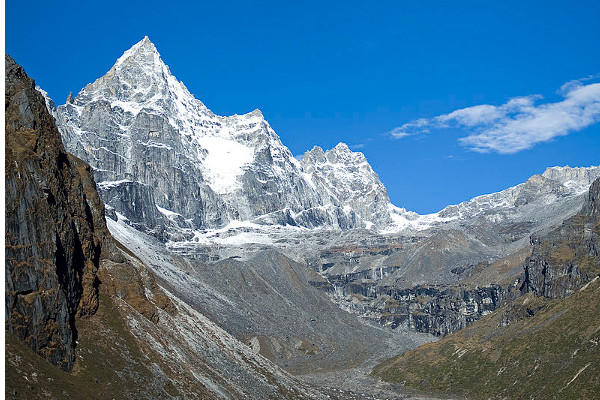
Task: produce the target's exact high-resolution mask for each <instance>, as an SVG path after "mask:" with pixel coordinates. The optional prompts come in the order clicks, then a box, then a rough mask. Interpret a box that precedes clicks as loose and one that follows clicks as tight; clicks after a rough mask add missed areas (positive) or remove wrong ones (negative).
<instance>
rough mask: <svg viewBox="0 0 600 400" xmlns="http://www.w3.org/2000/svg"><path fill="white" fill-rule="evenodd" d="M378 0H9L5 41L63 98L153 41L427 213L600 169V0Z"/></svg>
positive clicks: (206, 79) (170, 57)
mask: <svg viewBox="0 0 600 400" xmlns="http://www.w3.org/2000/svg"><path fill="white" fill-rule="evenodd" d="M369 3H370V2H352V1H343V2H341V1H340V2H337V1H336V2H333V1H332V2H323V1H319V2H313V1H305V2H274V1H252V2H234V1H230V2H227V1H218V2H217V1H215V2H204V1H197V2H177V1H172V2H164V1H161V2H153V1H144V2H136V1H129V2H127V1H119V2H116V1H110V0H109V1H105V2H101V3H97V2H64V1H52V2H48V1H44V2H42V1H27V2H23V1H17V0H7V1H6V9H5V10H6V11H5V12H6V14H5V15H6V24H5V38H6V39H5V48H6V52H7V53H8V54H10V55H11V56H12V57H13V58H15V60H16V61H17V62H18V63H20V64H21V65H23V66H24V68H25V70H26V71H27V73H28V74H29V75H30V76H32V77H33V78H35V79H36V82H37V83H38V84H39V85H40V86H42V87H43V88H44V89H45V90H47V91H48V92H49V94H50V95H51V97H52V98H53V99H54V100H55V101H56V102H57V103H58V104H62V103H64V101H65V99H66V96H67V94H68V92H69V91H73V92H74V93H75V94H76V93H77V92H78V91H79V90H80V89H81V88H82V87H83V86H85V85H86V84H87V83H89V82H92V81H94V80H95V79H96V78H98V77H100V76H101V75H103V74H104V73H106V71H108V69H110V67H111V66H112V65H113V63H114V62H115V60H116V59H117V58H118V57H119V56H120V55H121V54H122V53H123V52H124V51H125V50H127V49H128V48H129V47H130V46H132V45H133V44H134V43H136V42H138V41H139V40H141V39H142V38H143V37H144V36H145V35H148V36H149V37H150V39H151V40H152V41H153V42H154V43H155V45H156V47H157V48H158V50H159V52H160V53H161V56H162V58H163V60H164V61H165V62H166V64H167V65H169V67H170V69H171V71H172V72H173V74H174V75H175V76H176V77H177V78H178V79H180V80H182V81H183V82H184V83H185V84H186V86H187V87H188V89H189V90H190V91H191V92H192V93H193V94H194V95H195V96H196V97H197V98H198V99H200V100H201V101H202V102H204V103H205V104H206V105H207V106H208V107H209V108H210V109H211V110H213V111H214V112H215V113H217V114H221V115H229V114H234V113H237V114H241V113H245V112H249V111H251V110H253V109H255V108H259V109H261V111H262V112H263V114H264V115H265V117H266V118H267V120H268V121H269V123H270V124H271V126H272V127H273V128H274V129H275V131H276V132H277V133H278V134H279V135H280V137H281V139H282V141H283V143H284V144H286V145H287V146H288V147H289V148H290V150H291V151H292V152H293V153H294V154H295V155H299V154H302V153H303V152H304V151H306V150H309V149H310V148H311V147H312V146H313V145H319V146H321V147H323V148H325V149H327V148H331V147H333V146H335V145H336V144H337V143H338V142H340V141H343V142H346V143H348V145H350V146H351V147H353V148H354V149H357V150H360V151H362V152H364V153H365V155H366V156H367V158H368V160H369V162H370V163H371V165H372V166H373V168H374V169H375V171H376V172H377V173H378V174H379V176H380V178H381V180H382V181H383V182H384V184H385V185H386V187H387V188H388V192H389V195H390V198H391V200H392V202H393V203H394V204H396V205H398V206H401V207H406V208H407V209H410V210H415V211H417V212H419V213H427V212H433V211H437V210H439V209H441V208H442V207H444V206H445V205H448V204H454V203H458V202H460V201H463V200H467V199H469V198H471V197H473V196H476V195H479V194H484V193H489V192H494V191H498V190H502V189H504V188H506V187H509V186H512V185H515V184H517V183H520V182H522V181H524V180H526V179H527V178H528V177H529V176H531V175H533V174H535V173H541V172H543V171H544V169H545V168H546V167H547V166H553V165H567V164H568V165H571V166H589V165H598V164H600V156H599V155H600V123H598V121H599V120H600V110H599V103H600V98H599V97H598V94H599V91H598V90H597V89H598V88H599V87H600V86H598V82H600V79H598V74H599V73H600V51H598V49H599V48H600V24H599V23H598V21H599V20H600V2H598V1H577V2H573V1H544V2H540V1H523V0H522V1H503V2H482V1H455V2H446V1H443V2H442V1H419V2H412V1H411V2H408V1H389V2H386V1H381V2H375V3H376V4H369ZM590 77H591V78H590ZM569 82H571V83H569ZM392 133H393V134H392Z"/></svg>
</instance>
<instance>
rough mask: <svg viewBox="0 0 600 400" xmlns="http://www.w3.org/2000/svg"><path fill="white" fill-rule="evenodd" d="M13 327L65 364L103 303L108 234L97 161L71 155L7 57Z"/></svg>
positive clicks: (9, 319) (9, 308) (9, 318)
mask: <svg viewBox="0 0 600 400" xmlns="http://www.w3.org/2000/svg"><path fill="white" fill-rule="evenodd" d="M5 83H6V93H5V102H6V103H5V104H6V105H5V107H6V120H5V129H6V131H5V141H6V152H5V180H6V221H5V232H6V233H5V235H6V248H5V255H6V264H5V279H6V284H5V299H6V306H5V307H6V320H5V324H6V328H7V330H8V332H10V333H13V334H14V335H15V336H17V337H18V338H19V339H21V340H23V341H24V342H25V343H26V344H27V345H28V346H29V347H30V348H32V349H33V350H34V351H36V352H37V353H38V354H40V355H41V356H42V357H44V358H45V359H47V360H48V361H50V362H51V363H52V364H54V365H56V366H59V367H60V368H62V369H64V370H70V369H71V368H72V367H73V363H74V362H75V340H76V338H77V328H76V326H75V317H76V316H85V315H91V314H93V313H94V312H95V311H96V310H97V308H98V280H97V276H96V273H97V271H98V265H99V258H100V251H101V248H102V243H103V241H105V239H106V238H107V237H108V235H109V234H108V230H107V229H106V223H105V221H104V205H103V203H102V202H101V201H100V198H99V197H98V194H97V192H96V189H95V183H94V180H93V177H92V174H91V171H90V168H89V166H88V165H87V164H85V163H84V162H83V161H81V160H79V159H77V158H76V157H73V156H72V155H70V154H68V153H67V152H66V151H65V149H64V147H63V144H62V142H61V137H60V134H59V132H58V130H57V128H56V126H55V124H54V119H53V117H52V116H51V115H50V114H49V113H48V111H47V110H46V104H45V101H44V98H43V97H42V95H41V94H40V93H39V92H38V91H37V90H36V89H35V83H34V81H33V80H32V79H30V78H29V77H27V75H26V74H25V72H24V70H23V68H21V67H20V66H19V65H17V64H16V63H15V62H14V60H13V59H12V58H10V57H9V56H8V55H6V56H5Z"/></svg>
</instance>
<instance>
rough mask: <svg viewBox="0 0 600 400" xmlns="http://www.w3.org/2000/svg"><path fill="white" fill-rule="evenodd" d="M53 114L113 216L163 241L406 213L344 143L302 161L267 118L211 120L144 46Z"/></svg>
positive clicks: (371, 222) (365, 221)
mask: <svg viewBox="0 0 600 400" xmlns="http://www.w3.org/2000/svg"><path fill="white" fill-rule="evenodd" d="M49 107H50V108H52V105H49ZM53 113H54V114H55V116H56V119H57V123H58V126H59V128H60V129H61V132H62V133H63V140H64V142H65V145H66V147H67V149H69V151H70V152H72V153H73V154H75V155H77V156H78V157H81V158H82V159H84V160H86V161H87V162H89V163H90V165H91V166H92V167H93V168H94V174H95V178H96V181H97V182H98V186H99V189H100V194H101V197H102V199H103V200H104V201H105V203H106V204H107V205H108V206H109V208H111V209H114V210H115V211H116V212H118V213H120V214H121V215H122V216H124V217H126V218H127V219H128V220H129V222H130V224H132V225H134V226H136V227H138V228H139V229H141V230H143V231H146V232H151V233H154V234H155V235H157V236H158V237H160V238H169V239H173V240H178V238H179V237H178V235H182V234H184V233H183V232H182V230H181V229H182V228H183V229H188V228H193V229H206V228H220V227H223V226H225V225H227V224H228V223H229V222H231V221H252V222H255V223H258V224H267V225H270V224H279V225H285V224H288V225H294V226H296V225H297V226H302V227H308V228H313V227H336V228H342V229H347V228H355V227H377V228H384V227H386V226H389V225H390V224H391V223H392V217H391V215H392V214H394V213H401V212H402V210H398V209H396V208H394V207H393V206H391V204H390V202H389V198H388V195H387V192H386V189H385V187H384V186H383V184H382V183H381V182H380V181H379V178H378V176H377V174H375V172H373V170H372V169H371V167H370V166H369V164H368V163H367V161H366V159H365V157H364V156H363V155H362V154H361V153H354V152H352V151H350V149H349V148H348V147H347V146H346V145H345V144H340V145H338V146H337V147H335V148H334V149H332V150H330V151H328V152H326V153H324V152H323V151H322V150H321V149H320V148H315V149H313V150H312V151H310V152H307V153H306V155H305V157H304V159H303V161H302V162H299V161H298V160H296V159H295V158H294V157H293V155H292V153H291V152H290V151H289V150H288V148H287V147H285V146H284V145H283V144H282V143H281V140H280V139H279V137H278V136H277V134H276V133H275V132H274V131H273V129H271V127H270V126H269V124H268V123H267V121H266V120H265V119H264V117H263V115H262V114H261V112H260V111H258V110H255V111H252V112H250V113H248V114H244V115H233V116H230V117H222V116H218V115H215V114H214V113H212V112H211V111H210V110H209V109H208V108H207V107H206V106H205V105H204V104H203V103H202V102H200V101H199V100H197V99H195V98H194V96H193V95H192V94H191V93H190V92H189V91H188V89H187V88H186V87H185V86H184V85H183V83H181V82H179V81H177V79H176V78H175V77H174V76H173V75H172V74H171V72H170V70H169V68H168V67H167V66H166V65H165V64H164V63H163V61H162V59H161V58H160V55H159V53H158V51H157V50H156V48H155V46H154V44H152V43H151V42H150V40H149V39H148V38H147V37H146V38H144V39H143V40H142V41H140V42H139V43H137V44H135V45H134V46H133V47H132V48H131V49H129V50H127V51H126V52H125V53H124V54H123V56H122V57H120V58H119V59H118V60H117V62H116V63H115V65H114V66H113V67H112V68H111V69H110V70H109V71H108V72H107V73H106V75H104V76H102V77H101V78H99V79H97V80H96V81H95V82H94V83H91V84H89V85H87V86H86V87H85V88H83V89H82V90H81V91H80V92H79V94H78V95H77V96H76V97H75V98H71V97H70V98H69V100H68V101H67V103H66V104H65V105H62V106H60V107H58V109H55V110H53ZM174 228H179V229H174ZM179 239H181V238H179Z"/></svg>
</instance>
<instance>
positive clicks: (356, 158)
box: [302, 143, 395, 227]
mask: <svg viewBox="0 0 600 400" xmlns="http://www.w3.org/2000/svg"><path fill="white" fill-rule="evenodd" d="M302 168H303V169H304V172H305V173H306V174H308V177H309V182H310V183H312V185H313V186H314V187H315V188H316V190H317V192H318V193H321V194H327V195H326V196H324V197H325V199H324V201H325V202H326V203H327V204H328V205H332V206H335V207H339V208H342V209H344V208H345V209H346V210H348V211H353V212H354V213H355V214H357V216H359V217H360V218H362V219H363V220H364V221H365V222H366V224H367V227H372V226H374V225H377V226H380V227H383V226H386V225H390V224H391V223H392V219H391V217H390V212H391V211H392V210H395V209H394V207H393V206H392V205H391V203H390V199H389V197H388V194H387V191H386V189H385V186H383V184H382V183H381V181H380V180H379V177H378V176H377V174H376V173H375V172H374V171H373V169H372V168H371V166H370V165H369V163H368V162H367V159H366V158H365V156H364V155H363V154H362V153H358V152H352V151H350V149H349V148H348V146H347V145H346V144H344V143H339V144H338V145H337V146H335V147H334V148H333V149H331V150H327V151H326V152H323V149H321V148H320V147H318V146H315V147H314V148H313V149H312V150H311V151H307V152H306V153H305V154H304V157H303V158H302Z"/></svg>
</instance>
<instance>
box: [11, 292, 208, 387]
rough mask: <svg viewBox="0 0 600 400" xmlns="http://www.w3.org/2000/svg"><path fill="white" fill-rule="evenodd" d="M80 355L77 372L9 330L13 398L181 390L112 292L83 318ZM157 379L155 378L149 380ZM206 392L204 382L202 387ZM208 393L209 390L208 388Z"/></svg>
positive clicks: (76, 367) (103, 296) (102, 297)
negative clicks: (157, 368)
mask: <svg viewBox="0 0 600 400" xmlns="http://www.w3.org/2000/svg"><path fill="white" fill-rule="evenodd" d="M77 326H78V327H79V338H80V339H79V341H78V353H77V354H78V357H77V362H76V364H75V367H74V369H73V371H72V372H71V373H67V372H64V371H62V370H61V369H59V368H57V367H54V366H52V365H50V364H49V363H47V362H46V361H45V360H43V359H42V358H41V357H39V356H38V355H37V354H35V353H34V352H33V351H32V350H31V349H29V348H28V347H27V346H25V345H24V344H23V343H22V342H20V341H19V340H18V339H17V338H15V337H14V336H12V335H10V334H8V333H7V334H6V345H5V360H6V373H5V378H6V386H5V395H6V398H7V399H45V398H48V399H52V398H54V399H56V398H58V399H123V398H132V399H141V398H165V397H169V395H170V396H175V395H177V394H178V393H177V389H176V388H175V386H173V384H172V383H171V382H170V380H169V379H164V380H157V379H156V378H155V375H154V374H153V372H152V371H151V370H150V368H152V364H153V361H154V360H150V359H148V358H147V357H145V356H144V355H143V354H142V352H141V351H140V349H139V347H138V344H137V342H136V340H135V338H134V337H133V336H132V335H131V333H130V332H129V330H128V328H127V326H126V325H125V322H124V320H123V317H122V316H121V314H120V312H119V310H118V309H117V307H116V306H115V305H114V303H113V299H112V297H111V296H109V295H108V294H106V293H101V294H100V307H99V309H98V312H97V313H96V314H95V315H93V316H91V317H89V318H85V319H80V320H79V321H78V322H77ZM149 382H152V384H150V385H149V384H148V383H149ZM196 390H197V391H198V392H197V395H199V396H203V395H204V394H202V390H203V388H200V387H198V388H196ZM205 394H206V393H205Z"/></svg>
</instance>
